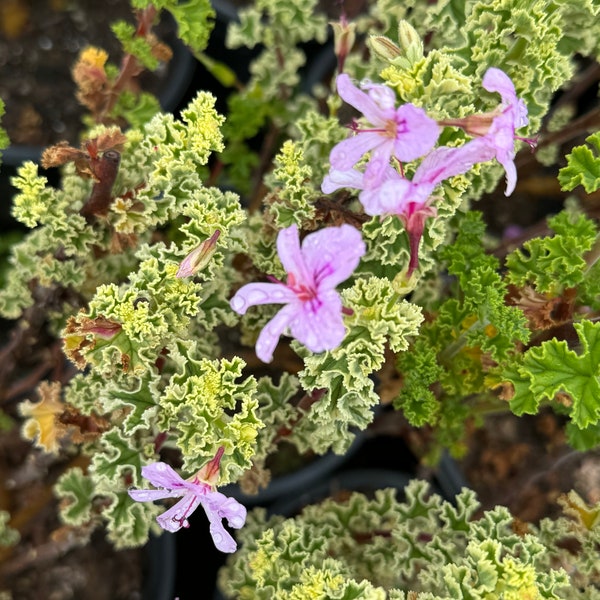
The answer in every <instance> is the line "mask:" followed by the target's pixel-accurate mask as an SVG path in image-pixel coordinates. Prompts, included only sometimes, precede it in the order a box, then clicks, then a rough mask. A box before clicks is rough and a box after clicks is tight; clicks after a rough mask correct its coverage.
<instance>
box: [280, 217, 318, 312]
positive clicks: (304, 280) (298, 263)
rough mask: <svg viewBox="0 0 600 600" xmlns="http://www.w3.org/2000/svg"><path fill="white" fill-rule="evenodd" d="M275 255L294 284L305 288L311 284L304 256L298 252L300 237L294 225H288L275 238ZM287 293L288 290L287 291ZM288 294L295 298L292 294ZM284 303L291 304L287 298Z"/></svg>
mask: <svg viewBox="0 0 600 600" xmlns="http://www.w3.org/2000/svg"><path fill="white" fill-rule="evenodd" d="M277 254H278V255H279V260H280V261H281V264H282V265H283V268H284V269H285V272H286V273H287V274H288V276H289V275H290V274H291V275H293V277H294V280H295V283H297V284H304V285H307V286H310V285H311V284H312V276H311V273H310V270H309V269H308V267H307V266H306V263H305V261H304V256H303V254H302V251H301V250H300V237H299V235H298V227H296V225H290V226H289V227H286V228H285V229H282V230H281V231H280V232H279V234H278V236H277ZM286 289H287V288H286ZM288 291H290V290H289V289H288ZM290 293H292V294H293V296H294V297H295V294H294V293H293V292H290ZM285 302H291V299H290V298H289V297H288V298H287V299H286V300H285Z"/></svg>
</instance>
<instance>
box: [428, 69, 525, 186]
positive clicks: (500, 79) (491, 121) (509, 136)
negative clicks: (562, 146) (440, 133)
mask: <svg viewBox="0 0 600 600" xmlns="http://www.w3.org/2000/svg"><path fill="white" fill-rule="evenodd" d="M482 85H483V87H484V88H485V89H486V90H487V91H488V92H497V93H499V94H500V96H501V97H502V104H501V105H500V106H499V107H498V108H497V109H496V110H494V111H493V112H489V113H482V114H476V115H469V116H468V117H464V118H461V119H445V120H442V121H439V124H440V125H455V126H457V127H461V128H463V129H464V130H465V131H466V132H467V133H468V134H470V135H473V136H479V137H478V139H480V140H481V146H480V150H481V155H482V158H481V159H480V162H484V161H486V160H490V159H492V158H495V159H496V160H497V161H498V162H499V163H500V164H501V165H502V166H503V167H504V171H505V172H506V191H505V192H504V194H505V195H506V196H510V194H512V193H513V191H514V189H515V185H516V183H517V170H516V167H515V163H514V160H515V140H521V141H523V142H527V143H528V144H529V145H530V146H531V147H532V148H533V147H535V141H534V140H532V139H527V138H522V137H519V136H517V135H515V131H516V130H517V129H520V128H521V127H525V125H527V124H528V123H529V120H528V119H527V107H526V106H525V103H524V102H523V100H522V99H521V98H518V97H517V93H516V91H515V86H514V84H513V82H512V81H511V79H510V77H509V76H508V75H507V74H506V73H505V72H504V71H502V70H500V69H497V68H496V67H490V68H489V69H488V70H487V71H486V72H485V75H484V76H483V81H482Z"/></svg>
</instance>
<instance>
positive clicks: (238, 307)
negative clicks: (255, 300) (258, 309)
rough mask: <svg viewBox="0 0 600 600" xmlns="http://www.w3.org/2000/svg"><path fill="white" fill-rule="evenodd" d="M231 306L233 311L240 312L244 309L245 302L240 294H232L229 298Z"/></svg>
mask: <svg viewBox="0 0 600 600" xmlns="http://www.w3.org/2000/svg"><path fill="white" fill-rule="evenodd" d="M230 304H231V308H233V310H235V312H238V313H241V312H242V311H244V310H245V307H246V302H244V300H243V299H242V298H241V297H240V296H234V297H233V298H232V299H231V302H230Z"/></svg>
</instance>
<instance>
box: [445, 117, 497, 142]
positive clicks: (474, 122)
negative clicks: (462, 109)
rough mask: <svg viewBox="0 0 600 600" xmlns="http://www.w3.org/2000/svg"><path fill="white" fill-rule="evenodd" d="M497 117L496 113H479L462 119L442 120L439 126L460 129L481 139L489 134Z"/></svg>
mask: <svg viewBox="0 0 600 600" xmlns="http://www.w3.org/2000/svg"><path fill="white" fill-rule="evenodd" d="M497 116H498V114H497V113H495V112H491V113H490V112H488V113H479V114H476V115H468V116H466V117H462V118H460V119H441V120H439V121H438V125H441V126H442V127H448V126H449V127H460V128H461V129H462V130H463V131H464V132H465V133H468V134H469V135H471V136H473V137H481V136H484V135H486V134H487V132H488V131H489V130H490V127H491V126H492V123H493V121H494V118H495V117H497Z"/></svg>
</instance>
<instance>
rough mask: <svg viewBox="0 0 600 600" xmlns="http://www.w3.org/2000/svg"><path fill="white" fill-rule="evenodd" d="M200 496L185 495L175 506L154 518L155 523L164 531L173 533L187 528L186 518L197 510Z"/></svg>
mask: <svg viewBox="0 0 600 600" xmlns="http://www.w3.org/2000/svg"><path fill="white" fill-rule="evenodd" d="M201 498H202V495H198V494H194V493H193V492H189V493H187V494H186V495H185V496H184V497H183V498H182V499H181V500H180V501H179V502H178V503H177V504H175V505H174V506H172V507H171V508H170V509H169V510H167V511H165V512H164V513H163V514H162V515H158V517H156V521H157V523H158V524H159V525H160V526H161V527H162V528H163V529H165V530H166V531H170V532H171V533H175V532H176V531H179V530H180V529H181V528H182V527H189V526H190V524H189V522H188V517H189V516H190V515H191V514H192V513H193V512H194V511H195V510H196V509H197V508H198V505H199V504H200V501H201Z"/></svg>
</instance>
